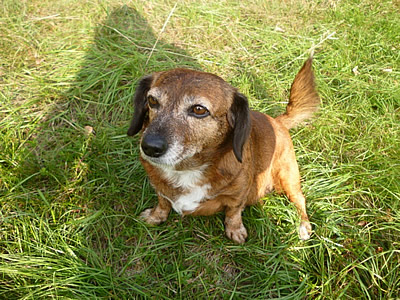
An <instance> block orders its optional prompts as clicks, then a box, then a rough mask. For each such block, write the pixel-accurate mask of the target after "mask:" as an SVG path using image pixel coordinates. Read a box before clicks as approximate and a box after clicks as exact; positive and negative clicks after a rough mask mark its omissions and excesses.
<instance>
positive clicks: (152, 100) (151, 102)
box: [147, 95, 159, 108]
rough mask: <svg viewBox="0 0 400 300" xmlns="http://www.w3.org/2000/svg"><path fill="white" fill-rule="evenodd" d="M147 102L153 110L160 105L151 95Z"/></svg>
mask: <svg viewBox="0 0 400 300" xmlns="http://www.w3.org/2000/svg"><path fill="white" fill-rule="evenodd" d="M147 102H148V103H149V105H150V107H153V108H154V107H157V106H158V105H159V104H158V101H157V99H156V98H154V97H153V96H150V95H149V96H147Z"/></svg>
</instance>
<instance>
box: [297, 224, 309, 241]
mask: <svg viewBox="0 0 400 300" xmlns="http://www.w3.org/2000/svg"><path fill="white" fill-rule="evenodd" d="M311 232H312V230H311V224H310V222H308V221H302V222H301V223H300V227H299V236H300V239H302V240H303V241H305V240H308V239H309V238H310V237H311Z"/></svg>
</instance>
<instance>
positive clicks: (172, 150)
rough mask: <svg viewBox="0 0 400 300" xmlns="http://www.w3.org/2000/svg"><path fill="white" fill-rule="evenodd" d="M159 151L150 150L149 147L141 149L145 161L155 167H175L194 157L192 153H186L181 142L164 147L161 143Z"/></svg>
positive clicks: (145, 146)
mask: <svg viewBox="0 0 400 300" xmlns="http://www.w3.org/2000/svg"><path fill="white" fill-rule="evenodd" d="M156 148H157V149H149V147H148V145H146V144H145V145H143V141H142V144H141V147H140V153H141V156H142V158H143V159H145V160H146V161H148V162H149V163H151V164H152V165H155V166H175V165H177V164H179V163H180V162H182V161H183V160H184V159H186V158H189V157H191V156H193V154H194V153H193V154H192V153H190V152H191V151H189V152H187V151H184V147H183V146H182V144H180V143H179V142H174V143H172V144H166V145H162V143H161V142H160V143H159V145H158V147H156Z"/></svg>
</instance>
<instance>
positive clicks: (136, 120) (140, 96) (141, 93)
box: [128, 75, 153, 136]
mask: <svg viewBox="0 0 400 300" xmlns="http://www.w3.org/2000/svg"><path fill="white" fill-rule="evenodd" d="M152 81H153V76H152V75H149V76H145V77H143V78H142V79H141V80H140V81H139V84H138V86H137V88H136V92H135V97H134V107H135V111H134V113H133V119H132V121H131V126H130V127H129V129H128V135H129V136H133V135H135V134H137V133H138V132H139V131H140V130H141V129H142V127H143V122H144V120H145V118H146V114H147V111H148V110H149V108H148V107H147V99H146V96H147V92H148V91H149V89H150V85H151V82H152Z"/></svg>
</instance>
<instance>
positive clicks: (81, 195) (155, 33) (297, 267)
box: [0, 0, 400, 299]
mask: <svg viewBox="0 0 400 300" xmlns="http://www.w3.org/2000/svg"><path fill="white" fill-rule="evenodd" d="M124 2H125V1H117V0H115V1H105V0H99V1H66V0H55V1H54V0H53V1H50V0H47V1H39V0H34V1H17V2H16V1H11V0H4V1H3V2H2V5H1V7H0V204H1V211H0V298H6V299H50V298H56V299H58V298H60V299H96V298H103V299H132V298H136V297H137V298H147V297H149V298H153V299H159V298H165V299H179V298H182V299H187V298H189V299H190V298H192V299H204V298H217V299H221V298H223V299H254V298H259V299H269V298H280V299H301V298H307V299H309V298H316V299H396V298H400V292H399V291H400V182H399V178H400V161H399V157H400V150H399V149H400V86H399V82H400V46H399V45H400V44H399V41H400V23H399V21H398V16H399V13H400V6H399V3H398V2H396V1H372V0H365V1H349V0H343V1H334V0H329V1H304V0H296V1H277V0H276V1H275V0H273V1H241V2H238V1H231V0H228V1H178V2H177V5H176V7H175V9H174V6H175V4H176V3H175V2H173V1H140V2H139V1H137V2H136V1H131V2H127V3H126V4H124ZM168 17H169V18H168ZM167 21H168V22H167ZM164 25H165V28H164V29H165V30H164V31H162V28H163V27H164ZM312 49H314V50H315V60H314V68H315V73H316V78H317V82H318V87H319V92H320V95H321V98H322V101H323V104H322V107H321V111H320V113H319V114H318V117H317V118H316V119H315V120H314V121H313V122H312V123H311V124H310V125H307V126H305V127H302V128H299V129H297V130H295V131H293V132H292V136H293V141H294V144H295V148H296V153H297V157H298V161H299V165H300V169H301V174H302V178H303V182H302V185H303V190H304V192H305V194H306V197H307V200H308V211H309V214H310V218H311V222H312V224H313V229H314V233H313V235H312V238H311V239H310V240H308V241H306V242H302V241H300V240H299V238H298V236H297V232H296V231H297V226H298V223H299V220H298V217H297V213H296V211H295V208H294V206H293V205H291V204H290V203H289V201H288V200H287V199H286V198H285V197H283V196H279V195H276V194H271V195H268V196H267V197H266V199H265V200H266V201H265V204H264V205H263V206H255V207H251V208H248V209H246V211H245V212H244V224H245V226H246V227H247V229H248V231H249V239H248V241H247V243H245V244H244V245H235V244H233V243H232V242H231V241H229V240H228V239H227V238H225V237H224V226H223V216H222V215H216V216H212V217H196V218H194V217H193V218H192V217H185V218H183V219H181V218H180V217H178V215H177V214H175V213H172V214H171V215H170V217H169V219H168V220H167V222H166V223H165V224H162V225H160V226H156V227H150V226H147V225H145V224H144V223H143V222H142V221H141V220H140V219H138V215H139V214H140V212H141V211H142V210H143V209H145V208H148V207H151V206H153V205H154V203H155V202H156V196H155V193H154V191H153V190H152V189H151V187H150V185H149V182H148V180H147V179H146V175H145V172H144V170H143V169H142V167H141V166H140V164H139V162H138V145H137V141H138V139H137V138H134V139H130V138H128V137H127V136H126V130H127V127H128V125H129V121H130V118H131V115H132V112H133V107H132V95H133V93H134V90H135V83H136V82H137V80H138V78H140V77H141V76H143V75H145V74H148V73H150V72H152V71H155V70H164V69H168V68H173V67H177V66H185V67H191V68H195V69H201V70H205V71H209V72H213V73H216V74H218V75H220V76H222V77H223V78H225V79H226V80H227V81H229V82H230V83H232V84H233V85H234V86H236V87H238V88H239V89H240V90H241V91H242V92H243V93H245V94H246V95H247V96H248V97H249V100H250V103H251V106H252V108H254V109H257V110H260V111H263V112H266V113H270V114H272V115H275V116H276V115H277V114H279V113H280V112H282V111H283V110H284V106H285V101H286V100H287V96H288V90H289V87H290V84H291V82H292V80H293V78H294V76H295V74H296V72H297V71H298V69H299V68H300V66H301V64H302V63H303V61H304V60H305V59H306V58H307V57H308V55H309V53H310V51H311V50H312ZM85 126H90V127H92V128H93V129H94V132H95V134H90V133H87V130H86V129H85Z"/></svg>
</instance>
